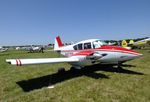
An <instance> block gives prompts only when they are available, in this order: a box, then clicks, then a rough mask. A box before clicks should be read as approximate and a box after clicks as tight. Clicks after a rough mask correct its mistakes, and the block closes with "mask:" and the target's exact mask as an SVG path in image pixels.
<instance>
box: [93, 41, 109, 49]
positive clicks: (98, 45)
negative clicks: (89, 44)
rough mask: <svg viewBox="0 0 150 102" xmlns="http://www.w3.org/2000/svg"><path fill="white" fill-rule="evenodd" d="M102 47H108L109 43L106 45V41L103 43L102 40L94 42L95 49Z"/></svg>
mask: <svg viewBox="0 0 150 102" xmlns="http://www.w3.org/2000/svg"><path fill="white" fill-rule="evenodd" d="M102 45H107V43H105V42H104V41H101V40H96V41H94V42H93V48H94V49H95V48H99V47H101V46H102Z"/></svg>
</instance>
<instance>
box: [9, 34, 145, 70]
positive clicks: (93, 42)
mask: <svg viewBox="0 0 150 102" xmlns="http://www.w3.org/2000/svg"><path fill="white" fill-rule="evenodd" d="M54 51H57V52H58V53H60V54H62V55H64V56H66V58H38V59H6V62H8V63H10V64H12V65H17V66H21V65H31V64H51V63H61V62H67V63H70V64H71V65H72V66H73V67H74V68H77V69H81V68H83V67H85V66H91V65H95V64H100V65H102V64H120V63H124V62H126V61H129V60H132V59H135V58H138V57H140V56H141V55H142V54H140V53H138V52H135V51H133V50H128V49H125V48H122V47H119V46H109V45H106V43H104V42H103V41H101V40H99V39H89V40H84V41H81V42H78V43H76V44H73V45H67V46H64V45H63V43H62V41H61V39H60V37H59V36H58V37H56V39H55V45H54Z"/></svg>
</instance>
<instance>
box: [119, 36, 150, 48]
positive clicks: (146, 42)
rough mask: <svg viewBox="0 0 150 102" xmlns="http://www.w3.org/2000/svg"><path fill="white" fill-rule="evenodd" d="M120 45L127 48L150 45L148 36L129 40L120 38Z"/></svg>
mask: <svg viewBox="0 0 150 102" xmlns="http://www.w3.org/2000/svg"><path fill="white" fill-rule="evenodd" d="M121 46H122V47H124V48H127V49H135V48H138V49H141V48H144V47H147V46H150V38H144V39H142V40H137V41H134V40H129V42H127V41H126V40H122V44H121Z"/></svg>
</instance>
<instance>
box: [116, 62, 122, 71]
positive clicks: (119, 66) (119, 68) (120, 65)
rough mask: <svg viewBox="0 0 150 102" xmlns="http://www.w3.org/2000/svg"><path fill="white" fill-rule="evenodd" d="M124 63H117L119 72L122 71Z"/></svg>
mask: <svg viewBox="0 0 150 102" xmlns="http://www.w3.org/2000/svg"><path fill="white" fill-rule="evenodd" d="M122 69H123V68H122V63H121V62H118V64H117V72H120V71H121V70H122Z"/></svg>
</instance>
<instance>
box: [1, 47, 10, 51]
mask: <svg viewBox="0 0 150 102" xmlns="http://www.w3.org/2000/svg"><path fill="white" fill-rule="evenodd" d="M7 50H8V48H3V47H0V52H5V51H7Z"/></svg>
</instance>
